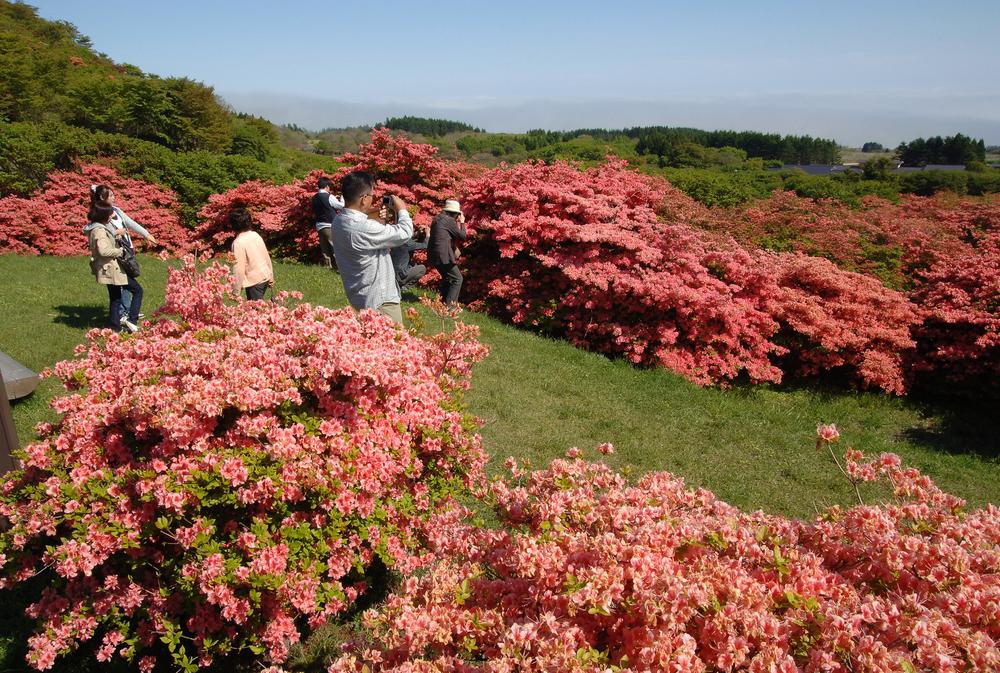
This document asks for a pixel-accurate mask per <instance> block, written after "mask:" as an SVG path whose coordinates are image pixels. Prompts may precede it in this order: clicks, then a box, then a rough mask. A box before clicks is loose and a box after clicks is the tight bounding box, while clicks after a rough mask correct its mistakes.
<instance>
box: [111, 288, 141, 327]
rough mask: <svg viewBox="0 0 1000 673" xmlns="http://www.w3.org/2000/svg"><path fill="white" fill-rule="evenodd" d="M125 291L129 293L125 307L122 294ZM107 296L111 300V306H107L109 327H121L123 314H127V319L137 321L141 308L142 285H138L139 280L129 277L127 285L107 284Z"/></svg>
mask: <svg viewBox="0 0 1000 673" xmlns="http://www.w3.org/2000/svg"><path fill="white" fill-rule="evenodd" d="M126 292H128V293H129V294H130V295H131V296H130V300H129V304H128V308H127V309H126V308H125V303H124V301H123V299H124V298H123V296H122V295H124V294H125V293H126ZM108 298H109V299H110V300H111V306H110V307H109V308H108V321H109V322H110V323H111V329H118V328H119V327H121V319H122V316H123V315H128V319H129V320H131V321H132V322H134V323H136V324H138V323H139V310H140V309H141V308H142V285H139V281H137V280H136V279H135V278H129V279H128V285H108Z"/></svg>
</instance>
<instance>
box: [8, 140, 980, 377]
mask: <svg viewBox="0 0 1000 673" xmlns="http://www.w3.org/2000/svg"><path fill="white" fill-rule="evenodd" d="M339 161H340V162H341V163H342V164H343V167H342V168H341V169H339V172H337V173H334V174H332V177H333V178H334V179H338V178H339V177H340V176H342V175H343V174H345V173H346V172H347V171H349V170H352V169H355V168H359V169H364V170H370V171H372V172H373V173H374V174H376V175H377V176H378V178H379V184H378V189H379V191H383V192H392V193H396V194H399V195H400V196H401V197H402V198H404V199H405V200H406V201H407V202H408V203H410V204H412V206H411V207H412V210H413V216H414V220H415V222H416V223H417V224H418V225H423V226H426V225H427V224H429V222H430V218H431V217H432V216H433V215H434V214H435V213H436V212H437V209H438V208H439V204H440V203H441V202H442V201H443V200H444V199H446V198H449V197H457V198H460V199H461V200H462V202H463V204H464V208H465V209H466V212H467V214H468V218H469V224H470V228H471V230H472V232H473V233H472V235H471V236H470V239H469V241H468V243H467V245H466V257H465V259H466V262H465V266H466V268H467V272H468V273H467V275H468V282H467V285H466V289H465V292H466V294H465V295H464V298H465V300H466V301H468V302H470V304H471V305H472V306H473V307H475V308H477V309H479V310H484V311H487V312H489V313H490V314H492V315H495V316H497V317H499V318H501V319H503V320H506V321H508V322H510V323H512V324H515V325H519V326H522V327H525V328H528V329H532V330H535V331H538V332H541V333H543V334H546V335H550V336H555V337H560V338H565V339H568V340H569V341H570V342H572V343H574V344H576V345H578V346H580V347H583V348H586V349H589V350H594V351H598V352H601V353H605V354H608V355H610V356H612V357H620V358H625V359H627V360H629V361H631V362H633V363H635V364H637V365H642V366H661V367H665V368H667V369H670V370H672V371H675V372H678V373H680V374H682V375H684V376H685V377H687V378H689V379H691V380H692V381H695V382H698V383H701V384H719V385H724V386H725V385H731V384H734V383H742V382H749V383H755V382H772V383H779V382H782V381H785V380H798V379H807V380H808V379H812V378H816V377H823V378H824V380H828V381H829V380H836V381H840V382H842V383H844V384H847V385H855V386H858V387H861V388H871V389H880V390H884V391H886V392H890V393H894V394H899V395H902V394H906V393H907V392H908V391H909V390H911V389H913V388H914V387H916V388H922V389H924V390H941V389H944V390H947V391H948V392H949V393H961V392H962V391H976V395H977V396H982V395H983V394H984V393H985V394H988V395H995V394H996V391H997V385H996V381H997V374H998V373H1000V316H998V314H997V311H998V297H1000V289H998V285H997V279H998V278H1000V273H997V269H998V262H1000V257H998V245H1000V204H997V203H996V201H995V200H993V199H989V198H987V199H985V200H976V199H969V198H959V197H956V196H954V195H952V196H939V197H918V196H906V197H903V198H902V199H901V200H900V202H899V203H893V202H891V201H888V200H885V199H881V198H878V197H866V198H865V199H864V200H863V202H862V204H861V206H860V207H859V208H852V207H850V206H847V205H845V204H842V203H839V202H836V201H828V200H816V199H807V198H803V197H799V196H796V195H795V194H793V193H789V192H782V191H775V192H774V193H773V194H772V195H771V196H770V197H769V198H768V199H765V200H760V201H756V202H754V203H753V204H752V205H751V206H749V207H734V208H709V207H706V206H704V205H703V204H701V203H699V202H698V201H696V200H694V199H692V198H690V197H689V196H687V195H686V194H684V193H683V192H681V191H680V190H678V189H676V188H674V187H673V186H672V185H671V184H670V183H669V182H667V181H666V180H664V179H662V178H658V177H655V176H649V175H645V174H642V173H639V172H637V171H634V170H632V169H631V168H629V167H628V166H627V164H626V162H624V161H623V160H619V159H609V160H608V161H606V162H605V163H603V164H601V165H599V166H595V167H592V168H581V167H579V166H575V165H572V164H569V163H565V162H554V163H551V164H546V163H541V162H526V163H522V164H517V165H515V166H505V167H499V168H495V169H487V168H485V167H482V166H479V165H475V164H466V163H463V162H457V161H448V160H444V159H441V158H439V157H438V152H437V149H436V148H435V147H433V146H430V145H422V144H418V143H414V142H411V141H409V140H407V139H406V138H405V137H402V136H394V135H392V134H391V133H390V132H388V131H387V130H385V129H377V130H374V131H373V132H372V134H371V139H370V142H368V143H367V144H365V145H363V146H362V148H361V150H360V151H359V152H357V153H348V154H345V155H343V156H341V157H339ZM318 175H319V173H314V174H310V175H308V176H307V177H305V178H303V179H302V180H299V181H295V182H291V183H288V184H274V183H269V182H262V181H249V182H246V183H244V184H242V185H240V186H238V187H235V188H233V189H231V190H228V191H226V192H223V193H221V194H217V195H213V196H211V197H209V199H208V203H207V204H206V205H205V206H204V207H203V208H202V209H201V210H200V211H199V213H198V217H199V223H198V224H197V226H196V227H195V228H193V229H188V228H186V227H185V226H184V225H183V223H182V216H181V215H182V212H181V211H182V209H181V207H180V205H179V203H178V200H177V199H176V196H175V195H173V194H172V193H170V192H169V190H164V189H163V188H159V187H153V186H151V185H146V184H145V183H140V182H137V181H133V180H131V179H129V178H123V177H120V176H118V175H117V174H115V172H114V171H113V169H110V168H107V167H101V166H87V167H84V168H82V169H81V170H80V171H79V172H78V173H73V172H69V173H66V172H64V173H55V174H53V175H52V176H51V177H50V179H49V180H48V181H47V182H46V184H45V186H43V188H42V189H40V190H39V191H37V192H36V193H35V194H34V195H33V196H31V197H28V198H23V197H16V196H10V197H6V198H4V199H0V249H5V250H10V251H16V252H21V253H33V254H39V253H43V254H74V253H82V252H83V251H84V247H85V246H84V240H83V237H82V236H77V235H76V234H75V228H76V227H77V226H79V218H80V216H81V212H82V210H83V200H84V198H85V194H86V189H85V185H86V184H88V183H89V182H90V181H103V182H107V183H109V184H111V185H112V186H113V187H115V188H117V190H118V191H119V193H120V195H121V197H120V198H121V200H122V203H123V204H125V206H126V207H130V206H132V204H134V207H136V208H150V209H151V211H150V212H148V213H147V212H145V211H143V216H144V217H145V219H146V221H147V222H148V223H150V224H151V225H155V226H151V229H153V230H154V233H156V234H157V235H158V237H160V238H162V240H163V241H164V243H165V245H166V247H167V252H169V253H171V254H179V253H183V252H187V251H191V250H203V251H209V252H213V253H221V252H224V251H225V250H226V249H227V246H228V241H229V238H230V234H229V232H228V228H227V225H226V214H227V213H228V211H229V209H230V208H231V207H232V206H233V205H235V204H237V203H240V204H244V205H247V206H249V207H250V208H251V210H252V211H253V212H254V213H255V215H256V218H257V220H258V222H259V224H260V228H261V231H262V233H263V234H264V235H265V238H266V239H267V241H268V245H269V246H270V248H271V249H272V250H273V251H274V252H275V253H276V254H278V255H280V256H283V257H290V258H295V259H301V260H303V261H310V260H313V259H314V258H315V255H316V245H315V244H314V240H313V239H314V235H313V234H312V232H311V227H310V223H311V213H310V209H309V203H308V201H309V198H310V195H311V193H312V190H313V185H314V184H315V179H316V177H317V176H318ZM152 211H155V212H152ZM26 214H27V215H26ZM56 234H58V235H56ZM427 282H429V283H433V274H431V277H429V278H428V279H427Z"/></svg>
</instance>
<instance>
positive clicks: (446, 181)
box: [335, 128, 485, 226]
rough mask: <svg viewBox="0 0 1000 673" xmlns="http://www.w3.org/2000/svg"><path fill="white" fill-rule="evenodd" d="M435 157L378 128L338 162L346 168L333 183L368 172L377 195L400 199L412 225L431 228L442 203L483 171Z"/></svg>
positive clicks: (430, 147) (421, 146)
mask: <svg viewBox="0 0 1000 673" xmlns="http://www.w3.org/2000/svg"><path fill="white" fill-rule="evenodd" d="M437 154H438V148H437V147H435V146H433V145H425V144H422V143H415V142H413V141H412V140H410V139H408V138H407V137H406V136H403V135H396V136H394V135H392V134H391V133H390V132H389V130H388V129H384V128H377V129H373V130H372V132H371V142H370V143H368V144H364V145H362V146H361V147H360V148H359V150H358V151H357V152H348V153H347V154H345V155H343V156H341V157H338V158H337V160H338V161H342V162H344V163H345V164H346V166H344V168H342V169H340V171H339V172H338V173H337V174H336V176H335V179H336V180H340V179H341V178H343V177H344V176H345V175H347V174H348V173H350V172H351V171H368V172H369V173H371V174H372V175H374V176H375V178H376V180H377V184H376V187H375V189H376V191H377V192H378V193H381V194H395V195H397V196H399V197H400V198H401V199H403V200H404V201H406V203H407V205H409V206H410V214H411V215H412V216H413V222H414V224H416V225H418V226H430V223H431V219H433V217H434V216H435V215H437V214H438V212H440V211H441V208H442V206H444V202H445V200H446V199H453V198H456V197H458V196H459V195H460V194H461V193H462V185H463V184H464V182H465V181H466V180H467V179H469V178H470V177H473V176H476V175H479V174H481V173H483V172H484V170H485V169H484V168H483V167H482V166H479V165H477V164H468V163H464V162H460V161H445V160H443V159H440V158H438V156H437Z"/></svg>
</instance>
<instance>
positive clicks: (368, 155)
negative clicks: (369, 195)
mask: <svg viewBox="0 0 1000 673" xmlns="http://www.w3.org/2000/svg"><path fill="white" fill-rule="evenodd" d="M437 152H438V148H436V147H434V146H433V145H423V144H419V143H414V142H412V141H410V140H408V139H407V138H406V137H405V136H393V135H392V134H390V133H389V131H387V130H385V129H375V130H373V131H372V133H371V142H370V143H366V144H363V145H362V146H361V147H360V149H359V150H358V152H356V153H348V154H345V155H344V156H342V157H339V160H340V161H343V162H345V164H346V165H345V166H344V168H342V169H341V170H340V171H338V172H337V173H336V174H334V175H333V176H331V179H332V180H333V182H334V184H333V186H332V188H331V192H332V193H334V194H336V193H337V191H338V190H339V184H340V180H341V179H342V178H343V177H344V176H345V175H347V173H349V172H351V171H354V170H365V171H369V172H371V173H372V174H373V175H374V176H375V177H376V190H377V191H378V193H379V194H396V195H398V196H400V197H401V198H402V199H403V200H404V201H406V202H407V204H408V205H409V206H410V209H411V214H412V215H413V217H414V222H415V223H416V224H418V225H421V226H429V225H430V221H431V218H432V217H433V216H434V215H435V214H437V212H438V211H439V210H440V209H441V206H442V205H443V203H444V200H445V199H448V198H454V197H455V196H456V195H457V194H458V193H459V192H460V185H461V184H462V182H463V181H464V180H465V179H466V178H467V177H468V176H470V175H474V174H475V173H476V172H481V170H482V169H479V168H477V167H475V166H473V165H471V164H468V165H467V164H463V163H460V162H447V161H443V160H441V159H438V158H437V157H436V156H435V155H436V154H437ZM321 176H322V173H321V172H320V171H313V172H312V173H310V174H309V175H307V176H306V177H304V178H303V179H301V180H298V181H295V182H293V183H290V184H286V185H275V184H270V183H266V182H260V181H251V182H245V183H243V184H242V185H239V186H237V187H235V188H233V189H231V190H229V191H227V192H224V193H222V194H215V195H213V196H211V197H209V200H208V203H207V204H206V205H205V206H204V207H203V208H202V209H201V211H200V212H199V213H198V217H199V218H200V219H201V220H202V222H201V224H200V225H199V226H198V227H197V229H196V234H197V236H198V238H199V239H200V240H202V241H204V242H205V243H207V245H208V247H209V248H210V249H212V250H214V251H216V252H219V251H223V250H225V249H226V248H228V246H229V244H230V243H231V241H232V239H233V236H234V234H233V232H232V229H231V228H230V225H229V220H228V217H229V212H230V211H231V210H232V209H233V208H234V207H235V206H236V205H243V206H246V207H248V208H249V209H250V211H251V212H252V213H253V214H254V218H255V219H256V221H257V223H258V225H259V228H260V233H261V235H262V236H263V237H264V240H265V241H266V242H267V245H268V248H269V249H270V251H271V253H272V254H273V255H274V256H276V257H286V258H292V259H300V260H303V261H315V260H317V259H318V258H319V241H318V239H317V237H316V233H315V229H314V225H315V221H316V220H315V217H314V216H313V210H312V204H311V199H312V197H313V195H314V194H315V193H316V190H317V187H316V182H317V179H318V178H320V177H321Z"/></svg>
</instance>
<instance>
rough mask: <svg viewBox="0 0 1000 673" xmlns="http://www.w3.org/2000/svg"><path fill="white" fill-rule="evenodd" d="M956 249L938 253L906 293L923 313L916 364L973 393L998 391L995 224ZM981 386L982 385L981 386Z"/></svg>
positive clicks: (998, 233) (999, 267)
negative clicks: (962, 384)
mask: <svg viewBox="0 0 1000 673" xmlns="http://www.w3.org/2000/svg"><path fill="white" fill-rule="evenodd" d="M997 224H998V226H996V227H994V228H992V229H989V230H986V231H982V232H980V233H978V234H977V235H976V236H975V238H972V239H971V240H972V243H971V244H969V245H967V246H965V248H964V249H963V250H961V251H960V252H957V253H954V254H949V255H939V256H938V258H937V259H936V260H935V261H934V262H933V263H932V264H931V265H930V267H929V268H928V269H927V270H926V271H922V272H920V273H919V274H918V275H917V286H916V288H915V289H914V290H913V292H912V297H913V299H914V301H915V302H917V304H919V305H920V306H921V307H922V308H923V309H924V312H925V316H926V317H925V319H924V321H923V323H922V324H921V326H920V328H919V329H918V330H917V333H916V339H917V342H918V349H919V355H918V356H917V358H915V361H916V367H917V368H918V369H920V370H922V371H925V372H932V373H935V374H938V375H939V376H941V377H943V378H945V379H947V380H948V381H951V382H955V381H961V382H967V383H968V382H974V383H975V384H977V385H976V390H977V394H981V393H982V392H984V391H987V390H992V394H993V396H997V393H1000V385H998V383H997V380H998V377H1000V222H997ZM983 386H986V387H985V388H984V387H983Z"/></svg>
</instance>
